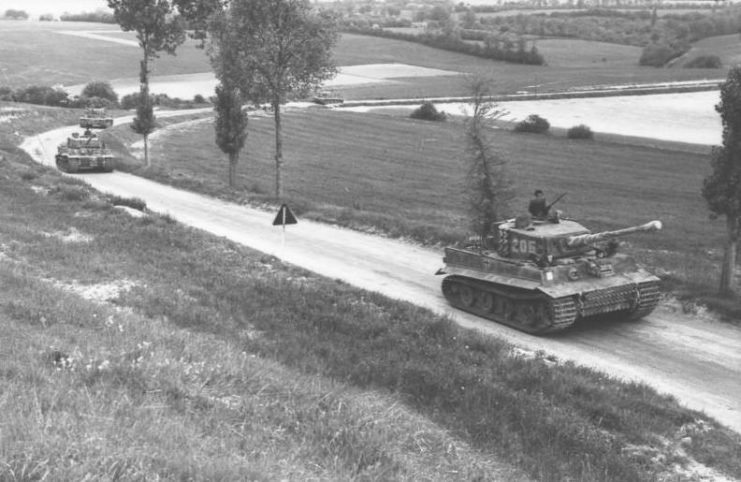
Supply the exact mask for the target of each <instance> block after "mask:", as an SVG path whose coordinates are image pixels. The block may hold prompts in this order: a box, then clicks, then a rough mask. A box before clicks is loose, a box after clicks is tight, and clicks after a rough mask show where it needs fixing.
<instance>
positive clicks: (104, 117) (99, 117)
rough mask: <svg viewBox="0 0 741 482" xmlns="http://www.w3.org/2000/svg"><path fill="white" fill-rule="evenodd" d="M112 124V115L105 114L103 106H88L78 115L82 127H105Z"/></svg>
mask: <svg viewBox="0 0 741 482" xmlns="http://www.w3.org/2000/svg"><path fill="white" fill-rule="evenodd" d="M112 125H113V117H111V116H109V115H108V114H106V110H105V109H104V108H94V107H89V108H87V109H85V112H84V113H83V114H82V115H81V116H80V127H82V128H83V129H107V128H109V127H111V126H112Z"/></svg>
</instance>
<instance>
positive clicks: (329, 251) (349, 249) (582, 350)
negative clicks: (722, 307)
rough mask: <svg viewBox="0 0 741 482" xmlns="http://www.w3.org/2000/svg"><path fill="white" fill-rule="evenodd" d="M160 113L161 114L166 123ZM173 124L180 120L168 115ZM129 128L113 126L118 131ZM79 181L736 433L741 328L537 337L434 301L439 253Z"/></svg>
mask: <svg viewBox="0 0 741 482" xmlns="http://www.w3.org/2000/svg"><path fill="white" fill-rule="evenodd" d="M165 115H166V114H164V113H158V116H160V117H163V116H165ZM175 115H177V113H176V114H175ZM126 120H127V119H118V120H117V122H123V121H126ZM76 130H79V128H77V127H64V128H61V129H56V130H53V131H49V132H46V133H43V134H40V135H37V136H34V137H32V138H28V139H27V140H26V141H25V142H24V144H23V145H22V146H21V147H22V148H23V149H25V150H26V151H27V152H28V153H29V154H30V155H31V156H33V158H34V159H35V160H37V161H38V162H40V163H43V164H45V165H50V166H51V165H54V152H55V151H56V146H57V145H58V144H59V143H61V142H63V141H64V140H65V139H66V137H67V136H68V135H70V133H71V132H73V131H76ZM77 177H79V178H82V179H84V180H85V181H87V182H88V183H90V185H92V186H93V187H95V188H96V189H99V190H101V191H103V192H108V193H112V194H116V195H119V196H125V197H137V198H141V199H143V200H145V201H146V203H147V206H148V207H149V208H150V209H152V210H154V211H158V212H162V213H168V214H169V215H170V216H172V217H173V218H175V219H177V220H178V221H180V222H182V223H184V224H188V225H191V226H194V227H197V228H199V229H202V230H204V231H207V232H210V233H213V234H216V235H218V236H225V237H227V238H229V239H232V240H233V241H236V242H238V243H242V244H244V245H246V246H250V247H252V248H255V249H257V250H260V251H263V252H265V253H269V254H274V255H276V256H278V257H280V258H281V259H283V260H285V261H286V262H288V263H292V264H294V265H297V266H301V267H303V268H306V269H308V270H311V271H314V272H316V273H319V274H321V275H324V276H328V277H331V278H337V279H342V280H344V281H346V282H348V283H350V284H352V285H355V286H358V287H360V288H364V289H367V290H372V291H377V292H380V293H383V294H385V295H387V296H390V297H392V298H396V299H400V300H406V301H409V302H412V303H415V304H417V305H420V306H424V307H427V308H429V309H431V310H433V311H435V312H437V313H441V314H446V315H449V316H451V317H452V318H453V319H454V320H455V321H456V322H458V323H459V324H460V325H462V326H464V327H467V328H472V329H477V330H480V331H482V332H485V333H489V334H492V335H494V336H498V337H501V338H504V339H507V340H509V341H510V342H512V343H513V344H515V345H518V346H520V347H522V348H524V349H526V350H530V351H537V350H544V351H545V352H547V353H551V354H553V355H555V356H556V357H558V358H559V359H561V360H572V361H574V362H577V363H579V364H583V365H586V366H589V367H593V368H596V369H598V370H601V371H604V372H606V373H608V374H611V375H613V376H615V377H619V378H621V379H625V380H637V381H642V382H646V383H648V384H650V385H651V386H653V387H655V388H656V389H658V390H659V391H661V392H664V393H668V394H671V395H673V396H675V397H676V398H677V399H678V400H680V402H682V403H683V404H684V405H686V406H687V407H690V408H693V409H697V410H702V411H705V412H706V413H708V414H709V415H711V416H713V417H715V418H716V419H717V420H719V421H721V422H722V423H724V424H725V425H727V426H729V427H731V428H733V429H734V430H736V431H737V432H739V433H741V383H739V380H741V328H739V327H735V326H732V325H729V324H726V323H721V322H718V321H716V320H714V319H713V318H712V317H710V316H706V315H702V314H700V315H686V314H684V313H682V311H681V309H679V308H677V307H675V306H673V305H672V304H670V303H667V304H663V305H662V306H660V307H659V308H658V309H657V311H656V312H654V313H653V314H652V315H651V316H650V317H648V318H646V319H644V320H642V321H639V322H610V323H606V322H603V323H591V324H588V325H584V326H580V327H577V328H576V329H573V330H570V331H567V332H565V333H561V334H559V335H557V336H551V337H545V338H537V337H533V336H530V335H526V334H524V333H520V332H518V331H516V330H513V329H510V328H508V327H505V326H501V325H497V324H494V323H490V322H487V321H484V320H482V319H480V318H477V317H475V316H473V315H469V314H466V313H463V312H460V311H457V310H453V309H451V308H450V307H449V306H448V305H447V303H446V302H445V300H444V299H443V297H442V294H441V293H440V278H439V277H435V276H434V274H433V273H434V272H435V271H436V270H437V268H439V267H440V266H441V256H442V253H441V252H440V251H438V250H430V249H424V248H420V247H418V246H414V245H411V244H407V243H404V242H400V241H396V240H390V239H386V238H382V237H376V236H371V235H367V234H362V233H358V232H355V231H351V230H347V229H342V228H337V227H333V226H328V225H324V224H319V223H313V222H308V221H303V220H300V222H299V224H297V225H295V226H289V227H288V229H287V230H286V236H285V244H283V237H282V231H281V229H279V228H275V227H273V226H272V220H273V218H274V217H275V213H268V212H264V211H259V210H256V209H250V208H246V207H243V206H237V205H233V204H229V203H226V202H223V201H219V200H216V199H213V198H209V197H206V196H202V195H199V194H194V193H191V192H186V191H181V190H177V189H173V188H171V187H168V186H163V185H160V184H157V183H155V182H152V181H149V180H146V179H143V178H140V177H136V176H132V175H130V174H125V173H121V172H113V173H110V174H97V173H95V174H82V175H77Z"/></svg>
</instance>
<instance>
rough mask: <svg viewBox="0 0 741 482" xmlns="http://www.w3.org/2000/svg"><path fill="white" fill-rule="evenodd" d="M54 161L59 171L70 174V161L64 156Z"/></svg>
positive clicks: (57, 157)
mask: <svg viewBox="0 0 741 482" xmlns="http://www.w3.org/2000/svg"><path fill="white" fill-rule="evenodd" d="M54 159H55V160H56V163H57V169H59V170H60V171H62V172H69V159H67V158H66V157H64V156H56V157H55V158H54Z"/></svg>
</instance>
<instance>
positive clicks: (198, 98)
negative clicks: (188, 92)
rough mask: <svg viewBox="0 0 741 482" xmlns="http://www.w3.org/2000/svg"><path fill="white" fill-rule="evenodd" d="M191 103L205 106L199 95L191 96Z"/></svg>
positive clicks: (203, 98)
mask: <svg viewBox="0 0 741 482" xmlns="http://www.w3.org/2000/svg"><path fill="white" fill-rule="evenodd" d="M193 102H194V103H196V104H205V103H206V99H205V97H203V96H202V95H201V94H196V95H194V96H193Z"/></svg>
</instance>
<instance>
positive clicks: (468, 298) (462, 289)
mask: <svg viewBox="0 0 741 482" xmlns="http://www.w3.org/2000/svg"><path fill="white" fill-rule="evenodd" d="M458 296H459V297H460V300H461V303H462V304H463V306H465V307H466V308H470V307H471V306H473V302H474V301H475V300H476V296H475V293H474V290H473V288H471V287H470V286H467V285H464V284H462V285H459V286H458Z"/></svg>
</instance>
